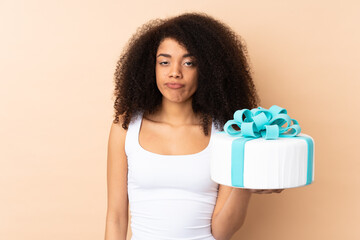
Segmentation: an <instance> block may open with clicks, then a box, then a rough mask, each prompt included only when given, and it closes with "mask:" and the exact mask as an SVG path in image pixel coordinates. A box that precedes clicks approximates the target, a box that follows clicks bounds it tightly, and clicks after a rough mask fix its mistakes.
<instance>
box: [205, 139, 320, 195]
mask: <svg viewBox="0 0 360 240" xmlns="http://www.w3.org/2000/svg"><path fill="white" fill-rule="evenodd" d="M298 136H307V137H310V136H309V135H306V134H299V135H298ZM310 138H311V137H310ZM311 139H312V138H311ZM233 140H234V137H231V136H229V135H228V134H226V133H224V132H217V133H216V134H214V135H213V139H212V146H211V149H212V154H211V179H212V180H213V181H215V182H217V183H219V184H223V185H228V186H232V184H231V144H232V141H233ZM314 150H315V148H314ZM314 155H315V151H314ZM313 159H314V158H313ZM314 163H315V162H314V161H313V172H312V181H314V172H315V171H314V170H315V169H314V167H315V166H314V165H315V164H314ZM307 164H308V146H307V143H306V141H305V140H304V139H301V138H296V137H293V138H278V139H276V140H265V139H263V138H258V139H254V140H251V141H247V142H246V143H245V151H244V176H243V179H244V188H252V189H280V188H292V187H300V186H304V185H306V179H307ZM239 174H240V171H239Z"/></svg>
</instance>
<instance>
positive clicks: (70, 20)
mask: <svg viewBox="0 0 360 240" xmlns="http://www.w3.org/2000/svg"><path fill="white" fill-rule="evenodd" d="M359 10H360V3H359V2H358V1H346V0H345V1H328V0H327V1H325V0H319V1H310V0H304V1H286V0H283V1H276V0H275V1H265V0H263V1H224V2H221V3H220V1H188V0H183V1H158V0H156V1H133V2H130V1H115V0H102V1H100V0H98V1H89V0H87V1H85V0H77V1H76V0H72V1H70V0H61V1H60V0H58V1H45V0H37V1H36V0H32V1H26V0H23V1H21V0H2V1H0V34H1V37H0V141H1V142H0V148H1V150H0V164H1V165H0V189H1V193H0V239H4V240H18V239H29V240H30V239H31V240H45V239H52V240H63V239H67V240H75V239H88V240H95V239H96V240H98V239H103V238H104V232H105V216H106V200H107V195H106V194H107V189H106V153H107V140H108V134H109V130H110V125H111V121H112V116H113V100H114V99H113V98H112V93H113V88H114V85H113V74H114V71H115V65H116V62H117V60H118V57H119V56H120V53H121V50H122V49H123V47H124V46H125V44H126V42H127V40H128V39H129V38H130V37H131V35H132V34H134V33H135V31H136V29H137V28H138V27H140V26H141V25H142V24H144V23H145V22H147V21H149V20H150V19H154V18H165V17H170V16H175V15H177V14H181V13H184V12H192V11H198V12H205V13H208V14H209V15H211V16H213V17H215V18H217V19H219V20H221V21H223V22H224V23H226V24H228V25H229V26H230V27H232V29H234V31H236V32H237V33H238V34H239V35H241V36H242V37H243V38H244V40H245V41H246V44H247V48H248V52H249V56H250V60H251V66H252V70H253V77H254V81H255V84H256V87H257V90H258V93H259V96H260V98H261V106H262V107H265V108H269V107H270V106H272V105H274V104H276V105H279V106H281V107H284V108H286V109H287V110H288V113H289V115H290V116H291V117H292V118H295V119H297V120H298V121H299V123H300V126H301V127H302V132H303V133H306V134H308V135H311V136H312V137H313V138H314V140H315V153H316V155H315V182H314V183H313V184H311V185H309V186H306V187H302V188H294V189H287V190H285V191H283V192H282V193H280V194H253V196H252V198H251V201H250V205H249V209H248V214H247V217H246V221H245V224H244V225H243V227H242V228H241V229H240V230H239V231H238V232H237V233H236V235H234V237H233V238H232V239H233V240H235V239H247V240H263V239H270V240H271V239H276V240H285V239H286V240H288V239H292V240H302V239H329V240H330V239H334V240H335V239H336V240H337V239H360V231H359V229H358V225H359V222H360V207H359V202H360V193H359V191H358V190H359V186H360V175H359V170H360V169H359V166H360V165H359V162H358V161H359V154H357V151H356V150H357V149H358V146H357V145H358V143H359V141H358V136H359V133H360V132H359V127H358V121H359V117H360V115H359V110H360V109H359V106H358V104H359V103H360V97H359V95H360V94H359V90H360V84H359V79H360V78H359V77H360V74H359V62H360V57H359V56H360V47H359V43H360V32H359V29H360V28H359V23H360V14H359V12H360V11H359ZM130 234H131V233H130V232H129V237H130Z"/></svg>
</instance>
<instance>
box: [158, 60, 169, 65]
mask: <svg viewBox="0 0 360 240" xmlns="http://www.w3.org/2000/svg"><path fill="white" fill-rule="evenodd" d="M167 63H168V62H166V61H164V62H160V63H159V64H160V65H165V64H167Z"/></svg>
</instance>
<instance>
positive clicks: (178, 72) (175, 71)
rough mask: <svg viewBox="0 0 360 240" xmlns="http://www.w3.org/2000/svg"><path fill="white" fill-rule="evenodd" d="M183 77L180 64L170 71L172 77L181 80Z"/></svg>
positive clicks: (173, 66)
mask: <svg viewBox="0 0 360 240" xmlns="http://www.w3.org/2000/svg"><path fill="white" fill-rule="evenodd" d="M181 76H182V74H181V68H180V66H179V64H176V63H174V64H173V65H172V67H171V69H170V77H174V78H180V77H181Z"/></svg>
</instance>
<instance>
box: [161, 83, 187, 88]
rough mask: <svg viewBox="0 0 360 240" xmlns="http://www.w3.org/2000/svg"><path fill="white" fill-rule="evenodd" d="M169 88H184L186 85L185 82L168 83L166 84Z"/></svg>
mask: <svg viewBox="0 0 360 240" xmlns="http://www.w3.org/2000/svg"><path fill="white" fill-rule="evenodd" d="M165 85H166V86H167V87H168V88H172V89H178V88H182V87H184V85H183V84H180V83H166V84H165Z"/></svg>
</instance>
